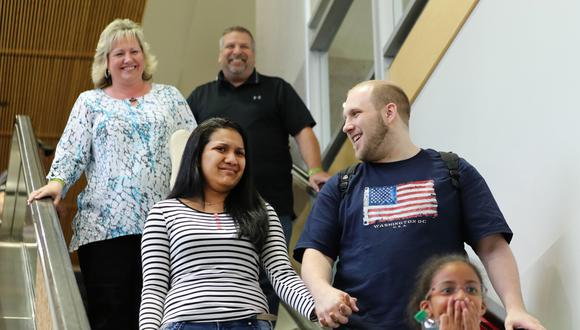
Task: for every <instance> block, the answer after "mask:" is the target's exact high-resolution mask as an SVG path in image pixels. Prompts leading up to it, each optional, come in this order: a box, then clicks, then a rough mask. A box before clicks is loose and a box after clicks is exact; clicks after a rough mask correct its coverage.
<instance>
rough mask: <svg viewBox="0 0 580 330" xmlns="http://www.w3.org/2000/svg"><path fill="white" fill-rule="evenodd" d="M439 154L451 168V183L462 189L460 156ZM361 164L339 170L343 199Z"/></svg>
mask: <svg viewBox="0 0 580 330" xmlns="http://www.w3.org/2000/svg"><path fill="white" fill-rule="evenodd" d="M439 155H441V159H442V160H443V161H444V162H445V165H447V168H448V169H449V176H450V177H451V184H452V185H453V187H455V189H458V190H459V189H461V186H460V185H459V156H457V154H456V153H454V152H451V151H449V152H445V151H439ZM359 165H360V163H356V164H353V165H351V166H349V167H347V168H346V169H344V170H342V171H340V172H338V174H339V179H338V189H339V190H340V198H341V199H343V198H344V195H346V192H347V190H348V184H349V180H350V177H351V176H352V175H353V174H354V173H355V172H356V169H357V168H358V166H359Z"/></svg>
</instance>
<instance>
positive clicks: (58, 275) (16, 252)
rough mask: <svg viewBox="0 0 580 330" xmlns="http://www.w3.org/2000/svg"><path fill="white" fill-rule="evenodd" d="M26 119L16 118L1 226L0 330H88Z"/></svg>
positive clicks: (34, 139) (29, 123)
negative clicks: (33, 196) (36, 196)
mask: <svg viewBox="0 0 580 330" xmlns="http://www.w3.org/2000/svg"><path fill="white" fill-rule="evenodd" d="M44 177H45V173H44V170H43V168H42V165H41V162H40V158H39V154H38V146H37V142H36V138H35V136H34V133H33V131H32V125H31V122H30V118H29V117H26V116H17V117H16V120H15V130H14V135H13V137H12V145H11V150H10V160H9V167H8V177H7V182H6V191H5V193H6V196H5V198H4V208H3V213H2V214H1V223H0V329H15V330H16V329H18V330H19V329H75V330H76V329H80V330H82V329H90V327H89V322H88V319H87V316H86V313H85V309H84V305H83V302H82V299H81V296H80V292H79V289H78V285H77V282H76V280H75V276H74V272H73V268H72V265H71V262H70V257H69V254H68V249H67V247H66V243H65V240H64V236H63V234H62V229H61V227H60V223H59V220H58V215H57V213H56V210H55V208H54V206H53V204H52V201H51V200H48V199H46V200H41V201H36V202H34V203H32V205H31V206H30V207H27V205H26V199H27V196H28V193H29V192H30V191H32V190H34V189H38V188H39V187H41V186H42V185H44V184H45V182H46V180H45V178H44Z"/></svg>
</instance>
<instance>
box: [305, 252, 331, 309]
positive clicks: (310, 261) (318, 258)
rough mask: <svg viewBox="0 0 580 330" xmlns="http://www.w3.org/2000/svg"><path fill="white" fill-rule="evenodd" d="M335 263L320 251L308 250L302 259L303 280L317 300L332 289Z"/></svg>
mask: <svg viewBox="0 0 580 330" xmlns="http://www.w3.org/2000/svg"><path fill="white" fill-rule="evenodd" d="M332 265H333V261H332V259H330V258H329V257H327V256H325V255H324V254H322V253H321V252H320V251H318V250H314V249H306V251H304V256H303V258H302V271H301V274H300V275H301V276H302V280H303V281H304V283H305V284H306V287H307V288H308V290H310V292H311V293H312V295H313V296H314V297H315V298H316V297H317V296H318V295H319V294H323V292H325V289H328V287H330V286H331V285H330V281H331V280H332Z"/></svg>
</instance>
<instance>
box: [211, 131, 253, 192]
mask: <svg viewBox="0 0 580 330" xmlns="http://www.w3.org/2000/svg"><path fill="white" fill-rule="evenodd" d="M245 168H246V152H245V149H244V141H243V140H242V136H241V135H240V134H239V133H238V132H236V131H235V130H233V129H227V128H220V129H217V130H216V131H215V132H213V133H212V134H211V136H210V138H209V142H208V143H207V144H206V146H205V148H204V149H203V153H202V155H201V171H202V173H203V177H204V179H205V182H206V186H205V188H204V190H205V195H206V196H207V195H208V194H210V193H211V194H218V195H223V194H225V195H227V194H228V193H229V192H230V191H231V190H232V189H233V188H234V187H235V186H236V185H237V184H238V182H239V181H240V179H241V178H242V175H243V174H244V169H245Z"/></svg>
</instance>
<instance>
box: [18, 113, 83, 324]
mask: <svg viewBox="0 0 580 330" xmlns="http://www.w3.org/2000/svg"><path fill="white" fill-rule="evenodd" d="M14 134H17V138H18V143H19V149H20V156H21V160H22V171H23V173H24V179H25V183H26V189H27V193H30V192H32V191H33V190H36V189H38V188H40V187H41V186H43V185H44V184H45V183H46V179H45V178H44V170H43V168H42V164H41V162H40V158H39V155H38V144H37V140H36V138H35V136H34V132H33V129H32V123H31V120H30V117H28V116H22V115H17V116H16V122H15V133H14ZM30 210H31V215H32V219H33V222H34V227H35V231H36V241H37V244H38V258H39V265H40V266H41V268H42V269H41V270H40V269H37V272H38V271H42V273H43V278H44V285H45V287H46V292H47V296H48V297H47V298H48V304H49V310H50V313H51V317H52V324H53V328H55V329H90V326H89V322H88V318H87V315H86V312H85V308H84V305H83V301H82V299H81V295H80V292H79V288H78V285H77V282H76V279H75V276H74V271H73V268H72V264H71V261H70V257H69V254H68V249H67V246H66V242H65V239H64V236H63V233H62V229H61V226H60V222H59V218H58V215H57V212H56V209H55V207H54V205H53V203H52V200H50V199H44V200H39V201H35V202H33V203H31V205H30Z"/></svg>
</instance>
